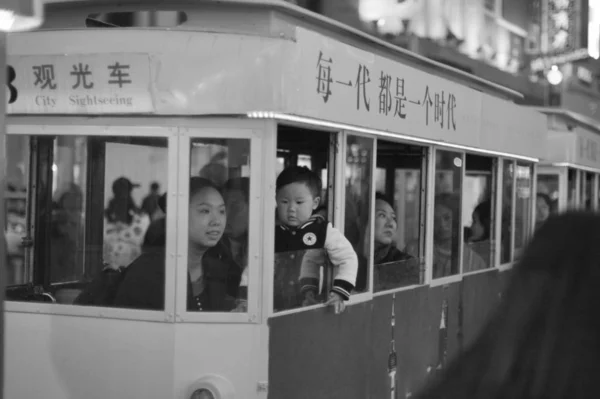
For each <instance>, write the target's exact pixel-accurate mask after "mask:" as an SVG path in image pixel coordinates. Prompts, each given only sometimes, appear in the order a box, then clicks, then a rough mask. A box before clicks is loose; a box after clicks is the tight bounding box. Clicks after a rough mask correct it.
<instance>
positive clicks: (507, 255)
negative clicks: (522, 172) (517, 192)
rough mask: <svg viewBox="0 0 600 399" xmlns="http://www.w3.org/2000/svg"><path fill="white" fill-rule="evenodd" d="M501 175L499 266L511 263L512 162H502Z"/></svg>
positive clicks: (513, 168)
mask: <svg viewBox="0 0 600 399" xmlns="http://www.w3.org/2000/svg"><path fill="white" fill-rule="evenodd" d="M502 164H503V166H502V167H503V173H502V210H501V212H502V227H501V229H500V231H501V233H500V264H504V263H509V262H512V259H513V255H512V254H513V252H512V243H511V234H512V230H513V219H512V214H513V194H514V184H513V179H514V170H515V163H514V161H511V160H508V159H505V160H504V161H503V163H502Z"/></svg>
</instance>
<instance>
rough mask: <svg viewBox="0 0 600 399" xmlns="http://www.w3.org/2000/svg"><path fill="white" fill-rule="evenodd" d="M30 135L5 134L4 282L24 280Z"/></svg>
mask: <svg viewBox="0 0 600 399" xmlns="http://www.w3.org/2000/svg"><path fill="white" fill-rule="evenodd" d="M28 178H29V138H28V137H26V136H12V135H9V136H6V191H5V194H4V195H5V223H6V225H5V238H6V263H5V264H6V285H7V286H11V285H16V284H23V283H25V282H26V280H27V278H28V277H27V269H26V268H25V259H26V254H27V248H25V247H24V246H23V245H22V244H23V239H24V238H25V237H26V236H27V225H28V223H27V204H28V201H27V193H28V189H29V185H28Z"/></svg>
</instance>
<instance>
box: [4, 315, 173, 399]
mask: <svg viewBox="0 0 600 399" xmlns="http://www.w3.org/2000/svg"><path fill="white" fill-rule="evenodd" d="M5 322H6V342H8V343H9V345H7V346H6V353H5V360H6V364H7V366H8V367H7V368H6V375H5V376H6V378H5V382H6V384H5V390H4V392H5V395H6V397H7V398H42V397H47V398H86V399H106V398H132V399H134V398H170V397H173V391H174V389H173V369H174V355H173V348H174V334H173V328H172V326H171V325H169V324H166V323H152V322H140V321H127V320H111V319H104V318H94V317H73V316H58V315H51V314H31V313H18V312H7V313H6V314H5ZM23 359H29V360H28V361H24V360H23Z"/></svg>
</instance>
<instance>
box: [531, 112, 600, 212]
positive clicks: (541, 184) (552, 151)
mask: <svg viewBox="0 0 600 399" xmlns="http://www.w3.org/2000/svg"><path fill="white" fill-rule="evenodd" d="M538 110H540V112H543V113H545V114H547V116H548V138H547V140H548V143H547V145H546V146H547V150H548V154H547V155H546V156H545V157H543V159H542V160H541V161H540V166H539V168H538V176H537V178H538V189H537V190H538V191H537V195H538V197H539V198H538V200H537V202H538V203H539V205H538V209H540V207H541V208H542V212H545V210H546V208H547V209H548V210H549V212H548V213H552V212H559V211H565V210H567V209H586V210H596V209H598V189H599V187H598V176H599V175H600V154H599V151H600V136H599V134H600V130H599V129H598V124H597V123H596V122H594V120H592V119H591V118H590V117H588V116H585V115H582V114H580V113H577V112H573V111H569V110H566V109H560V108H550V107H548V108H538ZM539 216H541V215H539Z"/></svg>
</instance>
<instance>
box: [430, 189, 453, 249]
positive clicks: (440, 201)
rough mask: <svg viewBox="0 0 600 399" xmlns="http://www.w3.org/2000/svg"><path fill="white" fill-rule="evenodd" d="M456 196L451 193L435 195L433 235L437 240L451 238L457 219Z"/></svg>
mask: <svg viewBox="0 0 600 399" xmlns="http://www.w3.org/2000/svg"><path fill="white" fill-rule="evenodd" d="M459 204H460V202H459V200H458V198H457V197H456V196H455V195H454V194H451V193H443V194H438V195H436V196H435V207H434V224H433V235H434V238H435V239H436V240H437V241H448V240H451V239H452V237H453V236H454V234H455V233H456V232H455V230H456V229H455V224H456V222H457V220H458V209H459Z"/></svg>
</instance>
